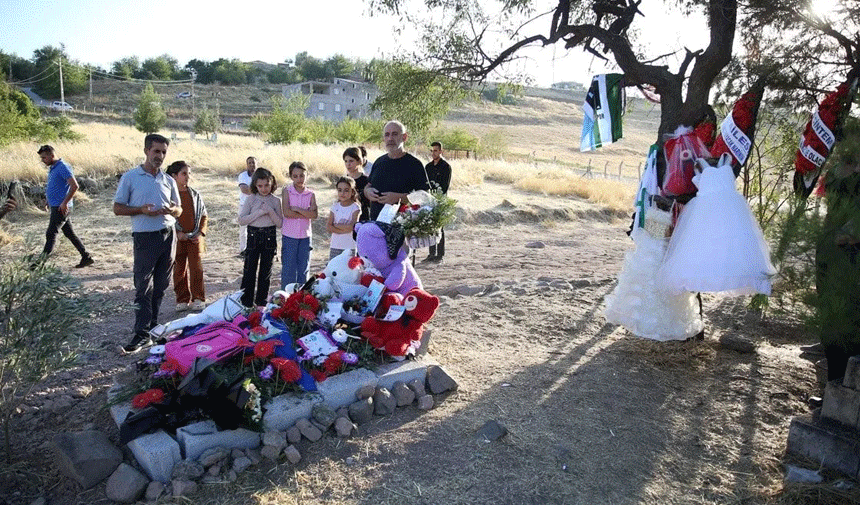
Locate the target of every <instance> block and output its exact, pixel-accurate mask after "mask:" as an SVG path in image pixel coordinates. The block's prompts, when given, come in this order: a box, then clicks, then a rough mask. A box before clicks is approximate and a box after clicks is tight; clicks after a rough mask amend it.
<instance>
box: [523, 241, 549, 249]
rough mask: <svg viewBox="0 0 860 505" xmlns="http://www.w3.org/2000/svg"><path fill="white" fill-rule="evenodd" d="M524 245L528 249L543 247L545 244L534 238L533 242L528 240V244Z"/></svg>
mask: <svg viewBox="0 0 860 505" xmlns="http://www.w3.org/2000/svg"><path fill="white" fill-rule="evenodd" d="M526 247H527V248H529V249H543V248H544V247H546V244H544V243H543V242H541V241H540V240H536V241H534V242H529V243H528V244H526Z"/></svg>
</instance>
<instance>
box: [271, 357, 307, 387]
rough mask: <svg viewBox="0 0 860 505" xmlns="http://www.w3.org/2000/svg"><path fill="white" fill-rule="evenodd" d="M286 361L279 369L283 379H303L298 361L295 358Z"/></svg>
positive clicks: (287, 380) (290, 380)
mask: <svg viewBox="0 0 860 505" xmlns="http://www.w3.org/2000/svg"><path fill="white" fill-rule="evenodd" d="M284 361H285V363H283V364H282V365H281V368H278V370H279V371H280V372H281V379H282V380H283V381H284V382H296V381H298V380H299V379H301V378H302V371H301V370H300V369H299V365H297V364H296V362H295V361H293V360H284ZM275 368H277V367H275Z"/></svg>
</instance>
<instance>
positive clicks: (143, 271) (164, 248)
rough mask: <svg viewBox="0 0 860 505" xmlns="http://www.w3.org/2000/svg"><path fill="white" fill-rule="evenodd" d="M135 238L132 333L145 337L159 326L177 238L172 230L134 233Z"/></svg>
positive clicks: (168, 285)
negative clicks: (162, 302) (160, 310)
mask: <svg viewBox="0 0 860 505" xmlns="http://www.w3.org/2000/svg"><path fill="white" fill-rule="evenodd" d="M132 236H133V237H134V291H135V294H134V303H135V305H136V307H135V309H134V333H135V335H143V334H146V333H147V332H148V331H149V330H151V329H152V328H154V327H155V326H156V325H157V324H158V311H159V309H160V308H161V299H162V298H164V291H165V290H166V289H167V288H168V287H170V274H171V273H172V272H173V258H174V254H175V250H176V248H175V244H174V242H175V240H176V235H175V234H174V233H173V228H165V229H163V230H159V231H147V232H135V233H132Z"/></svg>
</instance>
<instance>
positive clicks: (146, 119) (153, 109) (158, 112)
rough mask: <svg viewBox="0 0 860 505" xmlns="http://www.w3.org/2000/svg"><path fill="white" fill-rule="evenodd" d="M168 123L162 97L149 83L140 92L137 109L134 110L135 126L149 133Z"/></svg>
mask: <svg viewBox="0 0 860 505" xmlns="http://www.w3.org/2000/svg"><path fill="white" fill-rule="evenodd" d="M165 124H167V114H165V113H164V109H163V108H162V107H161V99H160V98H159V97H158V95H157V94H156V93H155V90H154V89H153V88H152V84H149V83H147V84H146V86H145V87H144V88H143V91H142V92H141V94H140V100H139V101H138V102H137V109H135V111H134V127H135V128H137V129H138V130H139V131H141V132H143V133H146V134H149V133H155V132H157V131H158V130H160V129H161V128H162V127H163V126H164V125H165Z"/></svg>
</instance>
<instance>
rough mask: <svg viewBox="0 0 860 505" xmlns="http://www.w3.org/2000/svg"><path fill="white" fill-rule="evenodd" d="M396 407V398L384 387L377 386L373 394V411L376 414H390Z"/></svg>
mask: <svg viewBox="0 0 860 505" xmlns="http://www.w3.org/2000/svg"><path fill="white" fill-rule="evenodd" d="M396 408H397V399H396V398H394V395H392V394H391V391H389V390H388V389H386V388H383V387H377V388H376V393H374V394H373V413H374V414H376V415H378V416H387V415H391V413H393V412H394V409H396Z"/></svg>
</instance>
